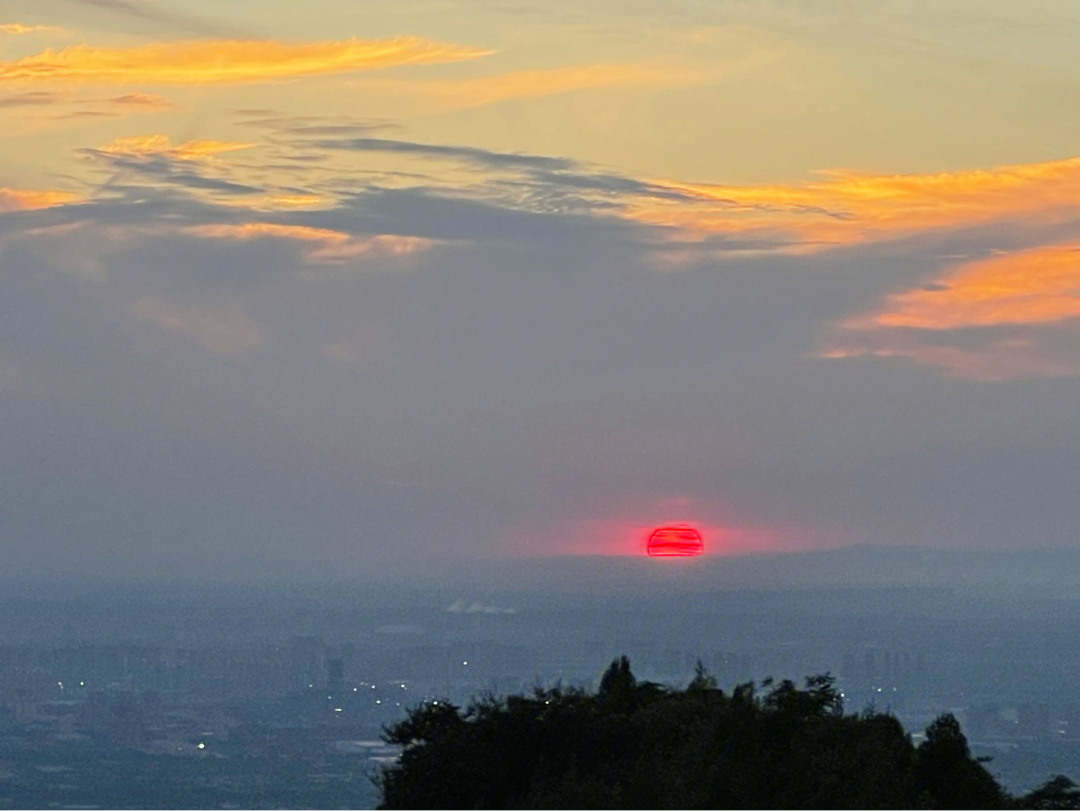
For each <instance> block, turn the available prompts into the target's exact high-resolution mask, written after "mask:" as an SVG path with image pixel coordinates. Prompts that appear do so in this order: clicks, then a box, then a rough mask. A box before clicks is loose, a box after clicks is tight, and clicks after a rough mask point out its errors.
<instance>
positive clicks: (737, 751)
mask: <svg viewBox="0 0 1080 811" xmlns="http://www.w3.org/2000/svg"><path fill="white" fill-rule="evenodd" d="M386 737H387V740H388V742H390V743H394V744H399V745H401V746H402V747H404V748H403V752H402V755H401V759H400V761H399V762H398V763H397V764H395V765H393V766H391V767H387V768H385V769H384V771H383V773H382V775H381V776H380V778H379V788H380V790H381V792H382V804H381V807H383V808H1080V791H1078V790H1077V788H1076V786H1075V785H1074V784H1073V783H1072V782H1071V781H1070V780H1068V779H1067V778H1065V777H1060V776H1059V777H1057V778H1054V779H1053V780H1051V781H1050V782H1048V783H1047V784H1046V785H1044V786H1043V787H1042V788H1039V789H1037V790H1036V791H1033V792H1031V793H1029V794H1026V795H1023V796H1020V797H1014V796H1011V795H1010V794H1008V793H1007V792H1006V791H1005V790H1004V789H1003V788H1002V787H1001V786H1000V785H999V784H998V783H997V781H996V780H995V779H994V777H993V776H992V775H991V774H990V773H989V772H988V771H987V770H986V768H985V767H984V766H983V763H982V762H981V761H980V760H979V759H977V758H974V757H972V755H971V753H970V751H969V749H968V744H967V740H966V739H965V738H964V735H963V734H962V733H961V730H960V725H959V724H958V723H957V721H956V719H955V718H954V717H953V716H952V715H942V716H940V717H939V718H938V719H937V720H935V721H934V722H933V723H932V724H931V725H930V726H929V727H928V728H927V730H926V739H925V741H923V742H922V743H920V744H919V745H918V746H915V745H914V744H913V743H912V741H911V739H910V737H909V736H908V734H907V733H906V732H905V731H904V729H903V728H902V726H901V725H900V723H899V722H898V721H897V720H896V719H895V718H893V717H892V716H891V715H888V714H884V713H880V712H876V711H872V710H868V711H865V712H863V713H861V714H858V715H849V714H845V713H844V710H843V705H842V701H841V697H840V694H839V692H838V691H837V689H836V687H835V686H834V683H833V680H832V678H831V677H829V676H827V675H825V676H815V677H811V678H809V679H807V680H806V686H805V688H803V689H800V688H798V687H797V686H796V685H795V684H793V683H792V682H789V681H784V682H780V683H771V682H765V683H764V684H762V685H761V686H760V689H758V690H755V686H754V685H753V684H744V685H741V686H739V687H736V688H735V689H734V691H732V692H730V693H727V692H724V691H723V690H721V689H719V688H718V687H717V685H716V682H715V681H714V680H713V679H712V678H711V677H709V676H708V675H707V674H706V673H705V672H704V670H703V669H702V668H701V667H700V666H699V668H698V674H697V676H696V677H695V678H694V680H693V681H692V682H691V683H690V684H689V685H688V686H687V687H686V689H684V690H676V689H669V688H666V687H663V686H660V685H658V684H654V683H651V682H639V681H637V680H636V679H635V678H634V676H633V674H632V673H631V671H630V663H629V662H628V661H627V659H626V658H625V657H623V658H622V659H619V660H617V661H615V662H613V663H612V665H611V667H610V668H609V669H608V670H607V672H606V673H605V674H604V676H603V679H602V681H601V683H600V688H599V690H598V691H597V692H596V693H589V692H586V691H584V690H579V689H569V688H562V687H556V688H553V689H539V688H538V689H537V690H535V691H534V693H533V694H532V695H530V696H520V695H519V696H510V697H508V698H496V697H494V696H488V697H485V698H483V699H481V700H479V701H476V702H475V703H473V704H472V705H471V706H470V707H468V708H467V709H465V710H462V709H460V708H458V707H455V706H453V705H452V704H449V703H446V702H442V701H440V702H431V703H428V704H424V705H422V706H420V707H417V708H415V709H413V710H411V711H410V712H409V715H408V717H407V718H406V719H405V720H404V721H401V722H400V723H397V724H395V725H394V726H392V727H390V728H389V729H388V730H387V733H386Z"/></svg>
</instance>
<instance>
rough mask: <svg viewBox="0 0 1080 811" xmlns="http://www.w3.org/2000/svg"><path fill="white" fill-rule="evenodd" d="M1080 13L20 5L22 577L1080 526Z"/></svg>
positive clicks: (8, 452) (460, 3)
mask: <svg viewBox="0 0 1080 811" xmlns="http://www.w3.org/2000/svg"><path fill="white" fill-rule="evenodd" d="M1077 42H1080V5H1078V4H1077V3H1076V0H1027V2H1023V3H1017V2H1015V0H1013V1H1011V2H1005V0H941V2H937V3H925V2H916V0H814V2H809V0H801V1H800V0H621V1H620V2H613V0H575V1H574V2H565V1H564V0H547V1H546V2H543V3H533V2H531V1H530V0H520V1H519V0H490V2H489V1H488V0H472V2H466V1H465V0H393V2H390V0H371V1H370V2H362V3H360V2H345V0H308V2H305V3H296V2H291V1H290V2H285V1H284V0H230V1H229V2H225V3H223V2H220V0H219V2H213V3H212V2H209V0H187V1H186V2H179V0H33V2H31V1H30V0H0V437H2V443H3V444H2V453H0V479H2V481H3V488H2V491H0V493H2V510H0V549H2V552H3V562H2V568H3V571H4V573H5V576H7V577H23V578H53V577H72V576H75V577H78V576H90V577H100V576H109V577H111V576H121V577H124V576H135V577H162V576H165V577H229V578H234V577H240V578H243V577H249V576H251V577H271V578H273V577H291V576H305V577H307V576H311V577H341V576H352V575H359V574H363V573H368V574H370V573H372V572H377V571H378V569H379V567H380V566H383V565H385V564H387V563H390V562H394V561H398V562H400V561H417V562H418V565H419V562H423V561H427V562H428V563H429V564H430V563H431V562H433V561H436V562H437V561H439V560H446V559H449V558H461V557H466V558H468V557H480V558H485V557H491V556H508V555H510V556H532V555H553V554H567V553H570V554H636V553H640V551H641V549H642V545H643V543H644V539H645V538H646V537H647V534H648V531H649V529H650V528H651V527H655V526H657V525H658V524H663V523H668V522H690V523H693V524H695V525H696V526H698V527H700V528H701V529H702V532H703V534H704V535H705V537H706V546H707V549H708V551H709V552H710V553H745V552H780V551H788V550H802V549H814V548H824V547H835V546H842V545H848V544H892V545H896V544H914V545H922V546H932V547H944V548H975V547H1035V546H1063V545H1069V546H1075V545H1077V544H1078V543H1080V529H1078V528H1080V491H1078V484H1077V483H1078V482H1080V49H1078V48H1077Z"/></svg>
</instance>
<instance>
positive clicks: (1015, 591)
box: [415, 545, 1080, 598]
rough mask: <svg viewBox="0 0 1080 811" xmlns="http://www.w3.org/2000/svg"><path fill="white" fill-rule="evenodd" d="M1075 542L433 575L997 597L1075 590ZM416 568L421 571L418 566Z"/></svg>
mask: <svg viewBox="0 0 1080 811" xmlns="http://www.w3.org/2000/svg"><path fill="white" fill-rule="evenodd" d="M1077 571H1080V548H1053V547H1045V548H1036V549H1025V550H1017V549H971V550H947V549H931V548H927V547H917V546H873V545H860V546H848V547H841V548H836V549H824V550H819V551H810V552H791V553H776V554H758V555H732V556H725V555H715V554H714V555H705V556H703V557H700V558H689V559H664V560H660V559H652V558H646V557H640V558H636V557H618V556H606V557H600V556H559V557H543V558H503V559H496V560H492V559H488V560H475V561H465V560H460V559H459V560H457V561H447V562H446V565H445V566H444V567H443V568H441V569H440V572H439V575H438V577H439V581H440V582H441V583H443V584H446V583H448V582H454V581H457V582H470V581H475V582H486V583H497V584H500V585H501V586H505V587H511V588H526V589H529V590H542V591H549V590H555V591H559V590H568V591H577V590H581V589H584V590H589V591H595V590H597V589H616V590H618V589H621V588H633V589H650V588H666V587H669V586H676V585H677V586H678V587H679V588H680V589H682V590H710V589H715V588H717V587H722V588H736V589H774V588H795V589H799V588H815V589H819V588H852V587H855V588H859V587H863V588H871V587H872V588H880V587H889V586H894V587H903V588H912V587H916V588H950V589H961V590H964V591H968V592H973V593H980V592H982V593H986V594H988V595H993V596H996V597H1001V596H1016V597H1038V598H1046V597H1057V598H1080V579H1078V578H1077V577H1076V574H1075V573H1076V572H1077ZM415 576H416V577H419V578H421V579H422V578H423V577H424V575H423V574H422V573H416V574H415Z"/></svg>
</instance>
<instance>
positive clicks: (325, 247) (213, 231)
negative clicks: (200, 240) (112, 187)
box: [184, 222, 435, 264]
mask: <svg viewBox="0 0 1080 811" xmlns="http://www.w3.org/2000/svg"><path fill="white" fill-rule="evenodd" d="M184 231H185V232H186V233H189V234H193V235H195V236H199V237H204V238H207V239H233V240H244V241H246V240H253V239H266V238H270V239H290V240H298V241H300V242H308V243H314V244H315V247H314V248H312V249H311V250H309V251H307V252H306V256H307V259H308V261H310V262H312V263H314V264H338V263H341V262H348V261H352V260H356V259H364V258H375V257H378V256H407V255H409V254H413V253H417V252H420V251H426V250H428V249H429V248H431V247H432V246H433V245H434V244H435V240H431V239H424V238H421V237H410V236H400V235H397V234H374V235H369V236H354V235H352V234H347V233H344V232H342V231H334V230H332V229H329V228H312V227H310V226H304V225H281V224H277V223H268V222H245V223H236V224H225V223H216V224H208V225H194V226H190V227H187V228H185V229H184Z"/></svg>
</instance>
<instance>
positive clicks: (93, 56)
mask: <svg viewBox="0 0 1080 811" xmlns="http://www.w3.org/2000/svg"><path fill="white" fill-rule="evenodd" d="M489 53H491V52H490V51H483V50H480V49H477V48H469V47H466V46H462V45H453V44H447V43H441V42H433V41H431V40H427V39H421V38H419V37H395V38H393V39H386V40H367V41H365V40H358V39H347V40H341V41H325V42H307V43H287V42H277V41H274V40H188V41H184V42H166V43H154V44H149V45H141V46H136V47H133V48H95V47H92V46H90V45H72V46H70V47H67V48H63V49H62V50H59V51H55V50H53V49H51V48H48V49H46V50H44V51H42V52H41V53H38V54H34V55H32V56H26V57H23V58H22V59H18V60H15V61H12V62H0V82H2V81H7V82H13V81H15V82H18V81H22V82H82V83H91V82H92V83H98V84H114V85H116V84H139V85H152V84H211V83H214V84H236V83H246V82H265V81H273V80H281V79H292V78H296V77H300V76H317V75H324V74H331V73H349V72H353V71H361V70H374V69H377V68H389V67H394V66H398V65H417V64H436V63H440V62H457V61H461V60H466V59H475V58H477V57H480V56H485V55H486V54H489Z"/></svg>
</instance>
